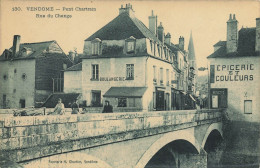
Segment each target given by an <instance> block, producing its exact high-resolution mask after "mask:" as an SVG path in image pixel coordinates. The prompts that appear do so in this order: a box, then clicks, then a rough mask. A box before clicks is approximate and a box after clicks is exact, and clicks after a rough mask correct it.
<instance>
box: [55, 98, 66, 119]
mask: <svg viewBox="0 0 260 168" xmlns="http://www.w3.org/2000/svg"><path fill="white" fill-rule="evenodd" d="M64 113H65V111H64V104H63V103H62V100H61V98H59V99H58V103H57V105H56V106H55V108H54V112H53V114H60V115H63V114H64Z"/></svg>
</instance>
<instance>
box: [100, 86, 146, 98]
mask: <svg viewBox="0 0 260 168" xmlns="http://www.w3.org/2000/svg"><path fill="white" fill-rule="evenodd" d="M146 89H147V88H146V87H111V88H110V89H109V90H108V91H107V92H106V93H105V94H104V95H103V97H142V96H143V95H144V92H145V91H146Z"/></svg>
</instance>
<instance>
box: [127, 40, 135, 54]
mask: <svg viewBox="0 0 260 168" xmlns="http://www.w3.org/2000/svg"><path fill="white" fill-rule="evenodd" d="M135 45H136V39H135V38H134V37H133V36H131V37H129V38H128V39H126V40H125V47H126V53H127V54H130V53H135Z"/></svg>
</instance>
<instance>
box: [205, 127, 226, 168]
mask: <svg viewBox="0 0 260 168" xmlns="http://www.w3.org/2000/svg"><path fill="white" fill-rule="evenodd" d="M224 146H225V145H224V141H223V138H222V136H221V134H220V132H219V131H218V130H216V129H215V130H212V131H211V132H210V134H209V136H208V138H207V140H206V143H205V146H204V150H205V151H206V152H207V166H208V168H211V167H216V166H217V165H219V164H220V160H221V157H222V153H223V150H224Z"/></svg>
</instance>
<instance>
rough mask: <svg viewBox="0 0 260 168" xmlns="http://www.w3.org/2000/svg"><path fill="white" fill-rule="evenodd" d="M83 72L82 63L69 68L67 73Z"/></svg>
mask: <svg viewBox="0 0 260 168" xmlns="http://www.w3.org/2000/svg"><path fill="white" fill-rule="evenodd" d="M81 70H82V62H80V63H78V64H76V65H73V66H71V67H69V68H67V69H66V70H65V71H81Z"/></svg>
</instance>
